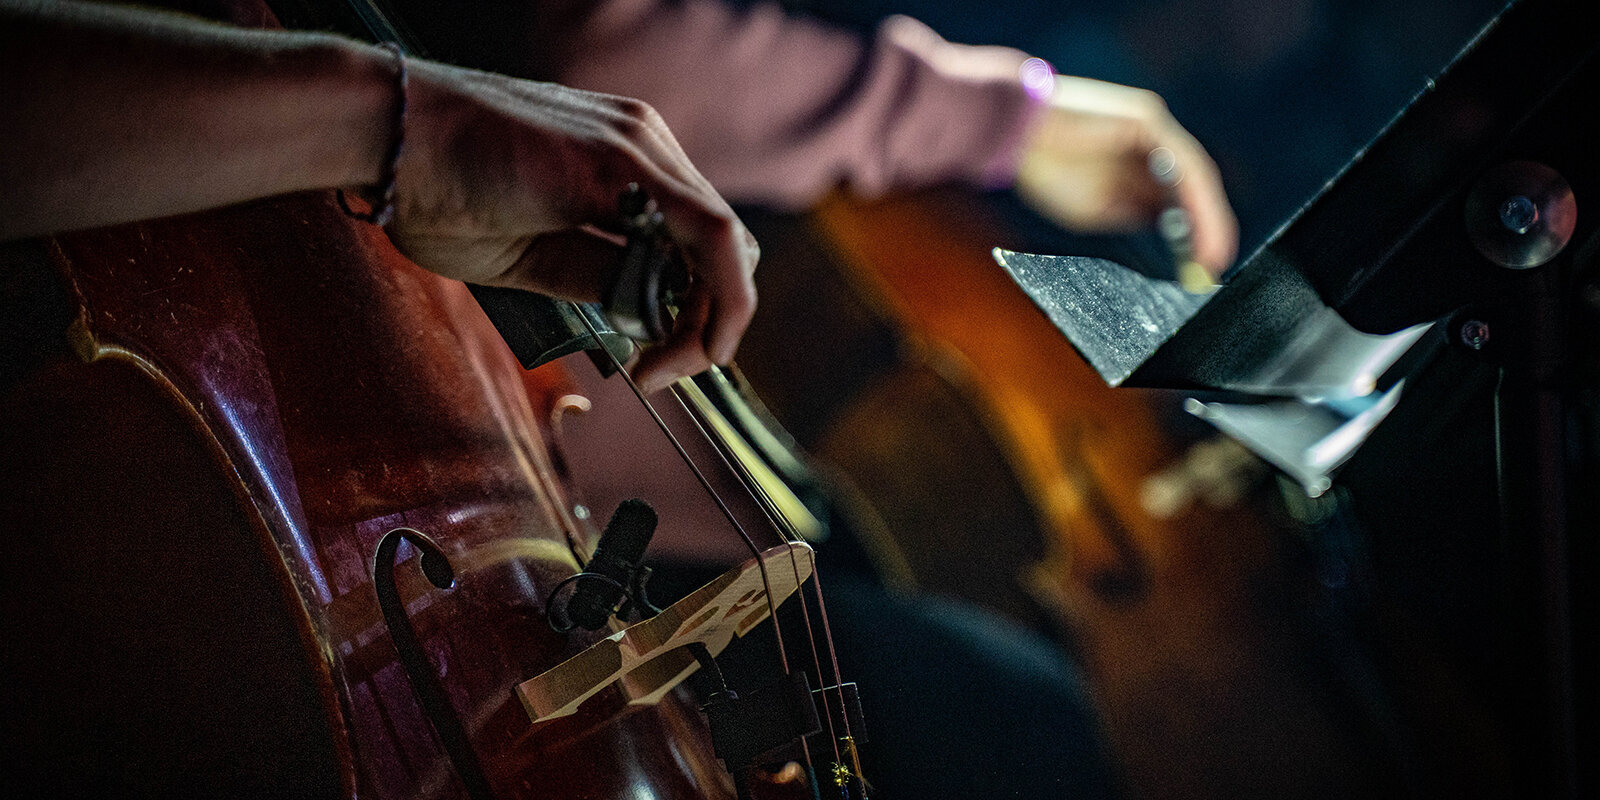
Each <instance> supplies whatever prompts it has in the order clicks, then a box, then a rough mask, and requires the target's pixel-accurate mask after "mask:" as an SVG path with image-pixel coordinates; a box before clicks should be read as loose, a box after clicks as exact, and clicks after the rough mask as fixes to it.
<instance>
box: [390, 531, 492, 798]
mask: <svg viewBox="0 0 1600 800" xmlns="http://www.w3.org/2000/svg"><path fill="white" fill-rule="evenodd" d="M401 542H410V543H411V546H412V547H414V548H416V549H417V552H418V553H419V558H418V562H419V566H420V567H421V568H422V574H423V575H424V576H425V577H427V579H428V582H429V583H432V584H433V585H434V586H436V587H438V588H440V589H449V588H451V587H453V586H455V583H456V579H455V570H454V569H453V568H452V567H451V566H450V559H448V558H446V557H445V554H444V551H443V550H442V549H440V548H439V545H438V544H437V543H436V542H434V541H433V539H431V538H429V537H428V535H427V534H425V533H423V532H421V531H418V530H414V529H412V528H395V529H394V530H392V531H389V532H388V533H386V534H384V535H383V538H382V539H380V540H379V541H378V549H377V551H376V552H375V553H374V554H373V557H372V587H373V590H374V591H375V592H377V595H378V607H379V608H380V609H382V610H383V621H384V624H385V625H386V626H387V627H388V629H389V639H390V640H391V641H393V642H394V649H395V653H396V654H397V655H398V656H399V658H400V664H401V666H402V667H404V668H405V671H406V677H407V678H408V679H410V681H411V689H412V691H413V692H415V693H416V695H417V702H418V703H419V704H421V706H422V713H423V715H424V716H426V717H427V719H428V723H429V724H430V725H432V726H433V732H434V733H435V734H436V735H438V737H439V743H440V744H441V745H442V746H443V747H444V750H445V754H446V755H447V756H448V757H449V758H450V763H451V765H453V766H454V767H455V769H456V774H457V775H458V776H459V777H460V778H461V783H462V784H463V785H464V786H465V787H466V789H467V796H468V797H471V798H472V800H494V793H493V792H491V791H490V790H489V779H488V778H487V777H486V776H485V775H484V772H483V765H482V764H480V763H479V762H478V754H477V753H476V752H475V751H474V750H473V749H472V743H471V742H470V741H469V740H468V739H467V732H466V729H465V728H464V727H462V725H461V718H460V717H458V716H456V711H455V708H454V707H453V706H451V705H450V698H449V697H448V696H447V695H446V694H445V691H444V686H443V685H441V684H440V682H439V674H438V672H436V671H435V670H434V667H433V664H432V662H430V661H428V655H427V653H426V652H425V651H424V650H423V649H422V643H421V642H420V641H418V640H417V632H416V630H415V629H414V628H412V626H411V618H410V617H407V616H406V604H405V601H404V600H402V599H401V598H400V589H399V587H398V586H397V585H396V584H395V579H394V569H395V557H396V555H398V553H399V550H400V543H401Z"/></svg>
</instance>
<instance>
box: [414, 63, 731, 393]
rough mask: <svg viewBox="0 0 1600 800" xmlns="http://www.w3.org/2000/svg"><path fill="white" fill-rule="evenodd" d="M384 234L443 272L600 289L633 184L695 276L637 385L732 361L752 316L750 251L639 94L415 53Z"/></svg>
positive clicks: (575, 291)
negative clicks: (623, 196)
mask: <svg viewBox="0 0 1600 800" xmlns="http://www.w3.org/2000/svg"><path fill="white" fill-rule="evenodd" d="M409 99H410V110H409V111H408V115H407V121H406V131H407V132H406V147H405V149H404V151H403V153H402V155H401V158H400V162H399V164H398V167H397V170H396V175H397V184H396V192H395V217H394V220H393V222H391V223H390V224H389V226H388V232H389V236H390V238H391V240H393V241H394V243H395V245H396V246H397V247H398V248H399V249H400V250H401V252H403V253H405V254H406V255H407V257H409V258H411V259H412V260H413V261H415V262H416V263H417V264H418V265H420V266H422V267H424V268H427V269H429V270H432V271H434V272H437V273H439V274H442V275H446V276H449V277H453V278H459V279H461V280H466V281H470V282H474V283H480V284H487V285H493V286H511V287H516V288H521V289H528V290H532V291H539V292H544V293H547V294H552V295H555V296H559V297H564V298H567V299H573V300H597V299H599V297H600V295H601V293H602V292H603V290H604V289H605V285H604V284H605V282H606V281H607V280H609V279H610V277H611V272H612V270H613V269H614V268H615V267H616V259H617V253H618V252H619V250H618V248H617V246H616V243H615V242H614V241H611V240H608V239H606V238H605V237H603V236H598V235H593V234H594V229H602V230H603V229H604V228H606V227H608V226H614V225H615V224H616V221H617V216H618V215H617V201H618V197H619V195H620V193H621V192H622V190H623V189H624V187H626V186H627V185H628V184H629V183H637V184H639V185H640V186H641V187H642V188H643V189H644V190H645V191H646V192H647V193H648V194H649V195H650V196H651V197H652V198H654V200H655V202H656V204H657V207H658V208H659V210H660V211H661V212H662V215H663V217H664V221H665V226H666V230H667V233H668V234H669V236H670V237H671V238H672V240H673V242H674V243H675V244H676V245H677V246H678V248H679V249H680V250H681V251H682V252H683V255H684V258H685V261H686V262H687V264H688V267H689V270H690V273H691V275H692V278H693V284H692V287H691V289H690V291H689V292H688V294H687V296H686V297H685V298H683V299H682V301H681V303H680V311H679V315H678V317H677V319H676V320H675V323H674V326H673V333H672V335H671V337H670V338H669V339H668V340H667V342H665V343H663V344H661V345H658V346H656V347H653V348H651V349H650V350H649V351H647V352H646V353H645V354H644V356H642V357H641V359H640V362H639V364H638V366H637V368H636V369H635V377H636V378H638V379H639V381H640V382H641V383H642V384H644V385H645V387H646V388H647V389H654V388H659V387H661V386H663V385H665V384H666V383H667V382H669V381H670V380H672V379H673V378H676V377H679V376H682V375H688V374H693V373H696V372H700V371H702V370H704V369H705V368H706V367H708V366H709V365H710V364H712V363H718V364H725V363H727V362H728V361H729V360H730V359H732V357H733V353H734V349H735V348H736V347H737V345H738V342H739V338H740V336H741V335H742V334H743V332H744V330H745V327H746V325H748V323H749V321H750V318H751V315H752V314H753V313H754V311H755V301H756V298H755V284H754V281H753V279H752V274H753V273H754V270H755V266H756V261H757V259H758V257H759V250H758V248H757V247H756V244H755V239H754V237H752V236H751V235H750V232H749V231H748V230H746V228H745V227H744V225H743V223H741V222H740V221H739V219H738V217H737V216H735V215H734V213H733V211H732V210H731V209H730V208H729V207H728V204H727V203H726V202H725V201H724V200H723V199H722V197H721V196H720V195H718V193H717V192H716V190H714V189H712V188H711V185H710V183H708V182H707V181H706V179H705V178H704V177H702V176H701V175H700V173H699V172H698V171H697V170H696V169H695V168H694V166H693V165H692V164H690V163H689V160H688V158H687V157H686V156H685V155H684V154H683V150H682V149H681V148H680V147H679V146H678V143H677V141H676V140H675V139H674V138H673V136H672V134H671V133H670V132H669V131H668V130H667V128H666V125H665V124H664V123H663V122H662V121H661V118H660V117H659V116H658V115H657V114H656V113H655V111H654V110H652V109H651V108H650V107H649V106H647V105H646V104H644V103H643V102H640V101H638V100H632V99H628V98H624V97H617V96H613V95H605V94H596V93H592V92H583V91H578V90H574V89H569V88H566V87H563V86H558V85H555V84H549V83H536V82H531V81H523V80H517V79H513V78H508V77H505V76H502V75H494V74H490V73H484V72H477V71H474V70H468V69H461V68H458V67H451V66H445V65H442V64H437V63H432V62H425V61H416V62H413V64H412V68H411V84H410V91H409Z"/></svg>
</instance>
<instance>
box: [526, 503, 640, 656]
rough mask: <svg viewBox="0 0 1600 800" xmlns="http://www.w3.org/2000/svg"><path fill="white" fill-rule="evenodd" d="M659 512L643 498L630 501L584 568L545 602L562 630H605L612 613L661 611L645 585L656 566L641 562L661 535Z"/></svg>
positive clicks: (615, 515) (608, 526) (553, 625)
mask: <svg viewBox="0 0 1600 800" xmlns="http://www.w3.org/2000/svg"><path fill="white" fill-rule="evenodd" d="M657 521H658V520H657V518H656V512H655V510H654V509H652V508H651V507H650V505H649V504H648V503H646V502H644V501H643V500H638V499H634V500H624V501H623V502H622V504H621V505H619V506H617V510H616V511H615V512H614V513H613V514H612V515H611V521H609V522H607V523H606V528H605V531H604V532H603V533H601V534H600V543H599V544H598V545H597V546H596V547H595V550H594V556H593V557H592V558H590V559H589V563H588V564H586V565H584V569H583V571H582V572H579V573H578V574H576V575H573V576H571V577H569V578H567V579H566V580H563V581H562V582H560V583H558V584H556V587H555V588H554V589H552V590H551V592H550V597H549V599H548V600H547V601H546V603H545V619H546V620H547V621H548V622H549V623H550V627H551V628H553V629H555V631H556V632H558V633H567V632H568V631H571V630H573V629H574V628H583V629H584V630H589V631H593V630H599V629H600V628H602V627H605V625H606V622H607V621H608V620H610V619H611V617H612V616H618V617H621V618H624V619H626V618H627V617H629V616H632V615H634V614H635V613H637V614H638V616H639V618H640V619H648V618H650V617H653V616H655V615H656V614H659V613H661V609H659V608H657V607H656V606H655V604H653V603H651V602H650V596H649V594H648V593H647V591H646V589H645V585H646V583H647V582H648V581H649V580H650V568H649V567H647V566H644V564H643V563H641V562H642V561H643V560H644V551H645V549H646V548H647V547H649V545H650V537H651V536H653V535H654V534H655V529H656V523H657Z"/></svg>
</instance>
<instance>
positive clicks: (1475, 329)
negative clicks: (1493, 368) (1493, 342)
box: [1461, 319, 1489, 350]
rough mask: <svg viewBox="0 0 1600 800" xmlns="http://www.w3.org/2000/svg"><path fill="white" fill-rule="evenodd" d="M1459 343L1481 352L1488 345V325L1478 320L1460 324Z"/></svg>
mask: <svg viewBox="0 0 1600 800" xmlns="http://www.w3.org/2000/svg"><path fill="white" fill-rule="evenodd" d="M1461 343H1462V344H1465V345H1466V346H1468V347H1470V348H1472V349H1474V350H1482V349H1483V346H1484V345H1486V344H1488V343H1489V323H1487V322H1484V321H1483V320H1479V319H1469V320H1467V321H1466V322H1463V323H1461Z"/></svg>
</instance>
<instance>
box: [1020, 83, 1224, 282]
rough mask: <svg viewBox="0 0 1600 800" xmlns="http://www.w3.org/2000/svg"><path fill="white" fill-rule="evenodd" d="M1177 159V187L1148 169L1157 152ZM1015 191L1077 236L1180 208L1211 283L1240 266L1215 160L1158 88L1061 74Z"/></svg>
mask: <svg viewBox="0 0 1600 800" xmlns="http://www.w3.org/2000/svg"><path fill="white" fill-rule="evenodd" d="M1158 147H1166V148H1168V149H1170V150H1171V151H1172V153H1173V154H1174V155H1175V156H1176V161H1177V167H1176V169H1177V181H1176V183H1173V184H1170V185H1169V184H1163V183H1162V182H1161V181H1159V180H1157V178H1156V176H1155V175H1153V174H1152V173H1151V171H1150V163H1149V159H1150V153H1151V151H1153V150H1155V149H1156V148H1158ZM1017 192H1018V193H1019V194H1021V195H1022V197H1023V199H1024V200H1026V201H1027V202H1028V203H1029V204H1030V205H1032V206H1033V207H1034V208H1035V209H1036V210H1038V211H1039V212H1040V213H1042V214H1044V215H1045V216H1047V217H1050V218H1051V219H1053V220H1055V221H1056V222H1057V223H1059V224H1061V225H1062V226H1063V227H1066V228H1068V229H1069V230H1074V231H1079V232H1083V233H1113V232H1126V231H1131V230H1135V229H1138V228H1140V227H1143V226H1146V225H1149V224H1150V223H1151V222H1152V221H1153V220H1154V219H1155V218H1156V216H1157V214H1159V213H1160V212H1161V210H1162V209H1163V208H1165V207H1167V206H1169V205H1171V204H1172V203H1174V202H1176V203H1177V204H1178V205H1179V206H1181V207H1182V208H1183V209H1184V210H1185V211H1187V212H1188V214H1189V218H1190V220H1191V221H1192V225H1193V245H1194V259H1195V260H1196V261H1198V262H1199V263H1200V264H1201V266H1203V267H1205V269H1206V271H1207V272H1208V273H1210V274H1211V276H1212V277H1213V278H1215V277H1216V276H1218V275H1220V274H1222V271H1223V270H1225V269H1227V268H1228V265H1229V264H1231V263H1233V259H1234V256H1235V255H1236V251H1237V249H1238V246H1239V223H1238V221H1237V220H1236V219H1235V218H1234V216H1233V210H1232V209H1231V208H1230V207H1229V206H1228V199H1227V196H1226V195H1225V194H1224V193H1223V190H1222V179H1221V177H1220V176H1219V175H1218V173H1217V167H1216V164H1214V163H1213V162H1212V161H1211V158H1210V157H1209V156H1207V155H1206V152H1205V150H1204V149H1203V148H1202V147H1201V146H1200V143H1199V142H1197V141H1195V139H1194V137H1193V136H1190V135H1189V133H1188V131H1185V130H1184V129H1183V127H1182V126H1180V125H1179V124H1178V122H1177V120H1175V119H1173V118H1172V114H1171V113H1170V112H1169V111H1168V110H1167V106H1166V103H1165V102H1163V101H1162V100H1161V98H1160V97H1159V96H1157V95H1155V94H1154V93H1152V92H1148V91H1145V90H1143V89H1134V88H1131V87H1127V86H1119V85H1117V84H1114V83H1105V82H1103V81H1096V80H1090V79H1088V78H1071V77H1065V76H1060V75H1058V76H1056V79H1055V89H1054V92H1053V93H1052V94H1051V96H1050V101H1049V107H1048V108H1047V109H1046V110H1045V112H1044V114H1043V115H1041V118H1040V119H1039V121H1038V122H1037V123H1036V124H1035V125H1034V128H1033V130H1032V131H1031V132H1030V135H1029V137H1028V139H1027V141H1026V143H1025V144H1024V149H1023V155H1022V160H1021V164H1020V167H1019V170H1018V173H1017Z"/></svg>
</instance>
